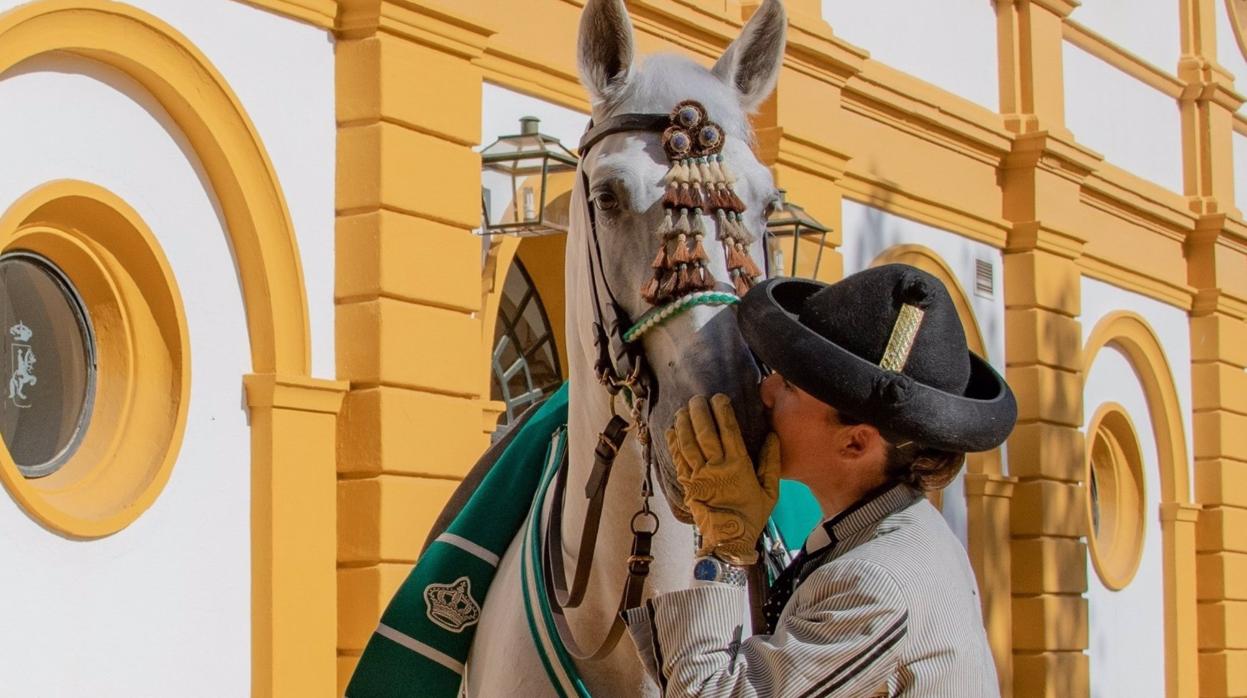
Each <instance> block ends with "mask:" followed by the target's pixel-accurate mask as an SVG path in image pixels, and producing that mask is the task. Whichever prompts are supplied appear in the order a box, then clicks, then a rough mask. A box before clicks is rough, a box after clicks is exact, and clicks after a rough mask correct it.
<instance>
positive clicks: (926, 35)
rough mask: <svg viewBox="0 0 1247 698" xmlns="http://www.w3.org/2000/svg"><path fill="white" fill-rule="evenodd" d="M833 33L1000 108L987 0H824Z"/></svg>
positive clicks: (991, 17) (956, 91)
mask: <svg viewBox="0 0 1247 698" xmlns="http://www.w3.org/2000/svg"><path fill="white" fill-rule="evenodd" d="M822 10H823V12H822V14H823V19H825V20H827V22H828V23H829V24H830V25H831V29H832V31H833V32H835V34H836V36H838V37H840V38H842V39H844V40H845V41H848V42H849V43H851V44H854V45H856V46H859V47H861V48H864V49H866V50H867V51H869V52H870V57H871V58H873V59H874V60H876V61H879V62H881V63H884V64H887V65H888V66H890V67H892V68H896V69H897V70H901V71H904V72H906V73H909V74H911V75H913V76H915V77H918V78H921V79H922V80H925V81H927V82H929V83H932V84H934V85H937V86H939V87H942V88H943V89H945V90H948V91H949V92H952V93H953V94H956V95H960V96H961V97H964V98H966V99H968V100H970V101H972V102H976V103H977V104H979V105H980V106H983V107H986V108H987V109H990V110H992V111H997V110H998V109H999V108H1000V85H999V82H998V78H997V75H996V63H997V59H996V12H995V10H994V9H993V8H992V3H991V2H990V1H989V0H941V2H914V1H913V0H872V1H871V2H849V1H848V0H823V5H822Z"/></svg>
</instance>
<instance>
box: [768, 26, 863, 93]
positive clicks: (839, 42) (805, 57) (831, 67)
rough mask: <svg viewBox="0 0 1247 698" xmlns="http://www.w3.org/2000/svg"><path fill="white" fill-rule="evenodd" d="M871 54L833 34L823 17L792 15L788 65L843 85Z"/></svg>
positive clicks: (860, 69) (789, 28)
mask: <svg viewBox="0 0 1247 698" xmlns="http://www.w3.org/2000/svg"><path fill="white" fill-rule="evenodd" d="M869 57H870V54H869V53H868V52H867V51H866V50H865V49H861V48H858V47H856V46H854V45H852V44H850V43H848V42H847V41H844V40H843V39H840V38H839V37H837V36H836V35H835V34H833V33H832V31H831V27H830V26H829V25H828V24H827V22H826V21H824V20H823V19H822V18H821V17H810V16H807V15H803V14H790V15H789V17H788V50H787V55H786V56H785V57H784V65H785V66H786V67H789V68H791V69H793V70H795V71H797V72H799V73H804V74H806V75H809V76H810V77H813V78H815V79H818V80H822V81H823V82H827V83H829V84H832V85H835V86H837V87H840V86H843V85H844V83H845V81H847V80H848V79H849V78H850V77H852V76H854V75H856V74H858V73H860V72H861V71H862V67H863V65H864V64H865V62H866V59H867V58H869Z"/></svg>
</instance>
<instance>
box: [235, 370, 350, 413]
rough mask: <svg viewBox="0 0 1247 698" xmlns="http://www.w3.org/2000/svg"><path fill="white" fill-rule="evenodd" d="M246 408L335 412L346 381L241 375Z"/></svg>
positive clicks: (347, 385) (345, 387) (344, 389)
mask: <svg viewBox="0 0 1247 698" xmlns="http://www.w3.org/2000/svg"><path fill="white" fill-rule="evenodd" d="M243 385H244V386H245V387H246V391H247V406H248V407H253V408H255V407H259V408H265V407H272V408H278V409H286V410H295V411H300V412H318V413H321V414H333V415H336V414H337V413H338V411H339V410H341V409H342V396H343V394H345V393H346V391H347V388H348V387H349V384H348V383H346V382H345V381H331V380H325V379H323V378H306V377H302V376H279V375H277V374H274V373H253V374H251V375H248V376H244V377H243Z"/></svg>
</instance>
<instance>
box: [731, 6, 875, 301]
mask: <svg viewBox="0 0 1247 698" xmlns="http://www.w3.org/2000/svg"><path fill="white" fill-rule="evenodd" d="M807 9H808V8H807ZM797 10H798V11H796V12H793V13H792V14H791V15H790V17H789V29H788V52H787V55H786V56H785V59H784V70H783V72H782V73H781V74H780V79H779V84H778V86H777V87H776V90H775V93H774V94H773V95H771V98H770V99H768V100H767V101H766V103H765V104H763V106H762V108H761V109H760V110H759V112H758V114H756V115H755V116H754V119H753V124H754V129H755V131H756V133H757V143H758V145H757V151H758V157H759V159H761V160H762V162H764V163H766V164H767V165H770V166H771V167H772V168H773V171H774V174H775V182H776V184H777V185H778V186H779V187H781V188H783V189H785V190H787V192H788V197H789V199H791V200H792V201H794V202H800V203H801V205H802V206H803V207H805V209H806V211H807V212H809V213H810V215H812V216H813V217H814V218H815V219H817V220H818V221H819V222H821V223H823V224H824V225H826V226H827V227H829V228H831V233H830V234H829V235H828V236H827V239H826V241H825V244H824V248H823V249H822V250H821V252H822V257H821V260H819V252H820V250H819V247H818V242H817V241H815V240H813V239H810V240H806V241H803V242H802V243H801V246H800V248H799V249H798V250H797V252H798V255H797V262H798V267H799V268H798V274H799V275H805V276H809V275H811V273H812V272H813V270H814V263H815V261H816V260H819V266H818V270H819V271H818V277H819V278H820V279H822V280H825V281H836V280H839V279H840V278H841V277H843V276H844V259H843V257H842V255H841V254H840V252H839V250H838V248H839V247H840V245H841V243H842V242H843V239H844V235H843V230H842V226H841V220H840V217H841V204H842V201H843V198H844V190H843V188H842V187H841V185H840V180H841V179H842V178H843V177H844V172H845V166H846V164H847V163H848V155H846V154H845V153H844V152H843V151H842V150H841V149H839V148H837V147H836V146H835V142H836V138H837V136H838V135H839V134H841V133H843V131H844V129H843V128H842V127H841V126H840V124H839V120H840V119H842V118H843V111H842V109H841V92H842V89H843V88H844V84H845V82H847V81H848V80H849V79H850V78H851V77H852V76H853V75H855V74H857V73H858V72H860V71H861V69H862V63H863V61H864V60H865V53H864V52H862V51H861V49H858V48H855V47H853V46H850V45H849V44H846V43H844V42H843V41H841V40H840V39H838V38H836V37H835V35H834V34H832V31H831V28H830V27H828V26H827V23H826V22H825V21H823V20H822V18H821V17H820V16H819V13H818V12H802V11H800V10H801V8H800V6H799V7H798V8H797ZM746 12H748V7H746ZM781 124H782V125H781ZM785 255H787V256H786V257H785V259H784V264H785V266H786V267H788V268H789V269H791V264H792V257H791V253H790V252H789V248H788V247H787V246H785ZM785 273H788V271H787V270H786V271H785Z"/></svg>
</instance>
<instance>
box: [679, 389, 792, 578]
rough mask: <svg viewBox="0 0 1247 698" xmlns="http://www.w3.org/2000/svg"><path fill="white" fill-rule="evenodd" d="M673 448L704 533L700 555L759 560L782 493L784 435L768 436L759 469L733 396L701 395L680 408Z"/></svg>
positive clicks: (738, 562)
mask: <svg viewBox="0 0 1247 698" xmlns="http://www.w3.org/2000/svg"><path fill="white" fill-rule="evenodd" d="M667 448H668V450H669V452H670V453H671V457H672V459H673V460H674V461H675V466H676V476H677V478H678V479H679V481H680V484H681V485H682V486H683V487H684V502H685V504H686V505H687V506H688V508H689V511H691V512H692V514H693V521H694V522H695V523H696V524H697V528H698V530H699V531H701V548H700V549H699V550H698V553H699V554H701V555H707V554H713V555H715V556H716V557H718V558H719V559H721V560H723V561H725V562H728V563H731V564H733V565H752V564H753V563H755V562H757V560H758V553H757V550H756V548H755V542H756V541H757V540H758V535H759V534H760V533H761V532H762V528H763V527H764V526H766V519H767V517H768V516H770V514H771V509H773V508H774V507H775V500H776V498H778V496H779V463H780V460H779V438H778V437H777V436H776V435H775V434H774V433H772V434H770V435H768V436H767V437H766V442H765V444H764V445H763V446H762V454H761V457H760V460H761V465H760V467H758V469H757V472H756V473H755V472H754V467H753V462H752V461H751V460H750V458H749V452H748V450H747V449H746V448H745V439H744V437H742V436H741V433H740V425H739V424H737V422H736V413H735V412H733V411H732V401H731V399H730V398H728V396H726V395H723V394H719V395H715V396H714V397H713V398H711V399H710V400H709V401H707V400H706V398H705V397H702V396H700V395H698V396H696V397H694V398H693V399H692V400H689V403H688V407H687V408H684V409H681V410H680V411H678V412H676V416H675V427H674V428H672V429H668V430H667Z"/></svg>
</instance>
